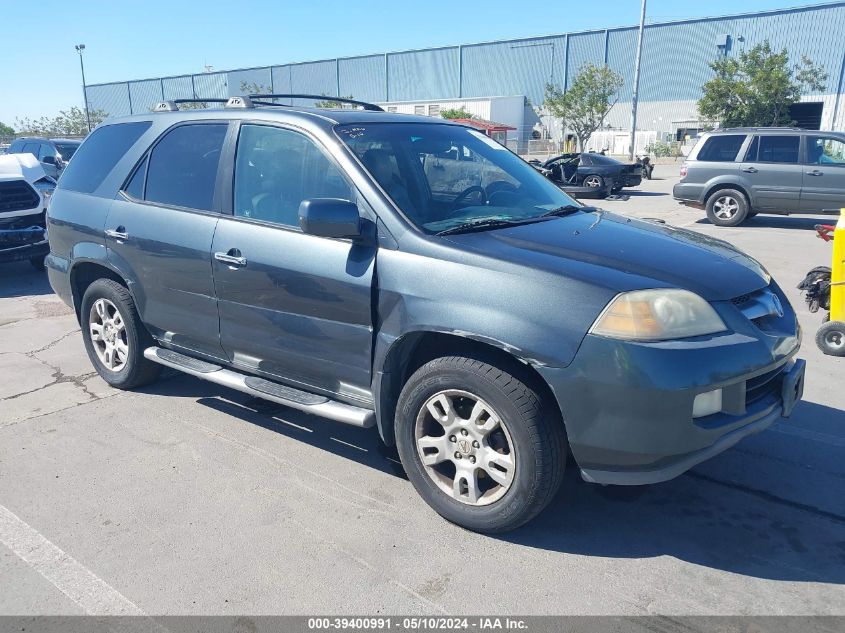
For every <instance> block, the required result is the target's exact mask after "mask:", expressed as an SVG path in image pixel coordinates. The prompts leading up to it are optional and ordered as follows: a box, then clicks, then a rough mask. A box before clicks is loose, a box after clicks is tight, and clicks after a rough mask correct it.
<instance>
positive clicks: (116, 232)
mask: <svg viewBox="0 0 845 633" xmlns="http://www.w3.org/2000/svg"><path fill="white" fill-rule="evenodd" d="M104 233H105V234H106V237H113V238H114V239H116V240H126V239H129V233H127V232H126V227H124V226H123V225H121V226H119V227H117V228H116V229H106V230H105V231H104Z"/></svg>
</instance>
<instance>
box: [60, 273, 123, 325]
mask: <svg viewBox="0 0 845 633" xmlns="http://www.w3.org/2000/svg"><path fill="white" fill-rule="evenodd" d="M97 279H111V280H112V281H115V282H117V283H119V284H120V285H121V286H123V287H124V288H126V289H127V290H128V291H129V294H132V289H131V288H130V287H129V284H128V283H127V281H126V279H124V277H123V275H121V274H120V272H118V271H117V270H115V269H114V268H112V267H111V266H109V265H108V264H107V263H106V262H103V261H101V260H81V261H80V260H78V261H75V262H74V263H73V265H72V266H71V269H70V290H71V294H72V296H73V308H74V311H75V312H76V319H77V321H80V322H81V318H82V315H81V311H82V297H84V296H85V291H86V290H87V289H88V286H90V285H91V284H92V283H94V282H95V281H96V280H97ZM133 300H134V296H133Z"/></svg>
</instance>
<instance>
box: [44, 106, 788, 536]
mask: <svg viewBox="0 0 845 633" xmlns="http://www.w3.org/2000/svg"><path fill="white" fill-rule="evenodd" d="M253 97H255V96H253ZM277 97H279V95H264V101H263V102H262V101H259V98H260V97H256V98H254V99H250V98H247V97H238V98H233V99H232V100H230V102H229V104H227V107H224V108H220V109H216V110H193V109H192V110H185V111H179V110H178V108H177V107H176V106H175V105H174V104H172V103H165V104H161V105H160V106H159V108H157V110H158V111H157V112H155V113H149V114H145V115H140V116H134V117H130V118H127V119H121V120H115V121H111V122H107V123H106V124H103V125H101V126H100V127H98V128H97V129H96V130H95V131H94V132H93V133H92V134H91V135H90V136H89V138H88V139H87V140H86V141H85V142H84V143H83V145H82V147H81V148H80V149H79V150H78V152H77V154H76V156H75V157H74V160H73V161H71V163H70V164H69V166H68V167H67V169H66V171H65V173H64V175H63V176H62V179H61V181H60V183H59V185H58V189H57V191H56V193H55V195H54V196H53V200H52V202H51V206H50V209H49V213H48V226H49V240H50V255H49V256H48V258H47V265H48V270H49V275H50V281H51V283H52V285H53V288H54V289H55V291H56V292H57V293H58V294H59V295H60V296H61V297H62V298H63V299H64V300H65V301H66V302H67V303H68V304H70V305H72V306H73V307H74V308H75V310H76V314H77V316H78V318H79V320H80V322H81V325H82V335H83V337H84V341H85V345H86V349H87V351H88V355H89V357H90V359H91V362H92V363H93V365H94V367H96V369H97V371H98V372H99V373H100V375H101V376H102V377H103V378H104V379H105V380H106V381H107V382H109V383H110V384H111V385H113V386H115V387H117V388H122V389H129V388H133V387H138V386H140V385H143V384H145V383H149V382H151V381H153V380H155V379H156V377H157V376H158V374H159V370H160V369H161V368H162V367H169V368H172V369H177V370H179V371H182V372H185V373H187V374H190V375H193V376H196V377H198V378H200V379H203V380H207V381H210V382H213V383H216V384H219V385H221V386H222V387H227V388H230V389H236V390H239V391H242V392H244V393H246V394H249V395H251V396H255V397H260V398H265V399H268V400H272V401H274V402H277V403H281V404H284V405H287V406H289V407H292V408H295V409H299V410H302V411H306V412H309V413H312V414H314V415H319V416H323V417H326V418H330V419H332V420H335V421H337V422H340V423H345V424H352V425H356V426H360V427H370V426H376V427H377V428H378V432H379V434H380V435H381V438H382V439H383V440H384V442H385V443H387V444H389V445H396V446H397V448H398V452H399V456H400V458H401V461H402V464H403V466H404V468H405V471H406V472H407V474H408V477H409V479H410V481H411V483H412V484H413V485H414V487H415V488H416V489H417V491H418V492H419V493H420V495H421V496H422V497H423V498H424V499H425V500H426V502H428V503H429V504H430V505H431V506H432V507H433V508H434V509H435V510H436V511H437V512H439V513H440V514H441V515H442V516H444V517H446V518H447V519H448V520H450V521H453V522H455V523H457V524H459V525H462V526H465V527H467V528H470V529H473V530H478V531H483V532H497V531H504V530H510V529H513V528H515V527H517V526H519V525H521V524H523V523H525V522H526V521H528V520H529V519H531V518H532V517H533V516H535V515H536V514H537V513H539V512H540V511H541V510H542V509H543V508H544V507H545V506H546V505H547V504H548V503H549V502H550V501H551V500H552V499H553V498H554V497H555V493H556V491H557V489H558V487H559V485H560V483H561V479H562V476H563V471H564V468H565V466H566V464H567V462H568V461H569V463H570V464H571V465H572V466H574V467H575V468H577V469H578V470H579V471H580V473H581V476H582V477H583V478H584V479H585V480H586V481H588V482H594V483H599V484H623V485H630V484H648V483H653V482H659V481H664V480H667V479H670V478H672V477H675V476H677V475H679V474H681V473H683V472H684V471H686V470H687V469H689V468H691V467H692V466H694V465H695V464H697V463H699V462H701V461H703V460H705V459H707V458H709V457H712V456H713V455H716V454H718V453H719V452H721V451H723V450H725V449H727V448H728V447H730V446H731V445H733V444H735V443H736V442H738V441H739V440H741V439H742V438H743V437H745V436H747V435H749V434H751V433H755V432H757V431H761V430H762V429H765V428H766V427H767V426H769V425H770V424H772V423H773V422H774V421H775V420H777V419H779V418H780V417H781V416H788V415H789V414H790V413H791V411H792V409H793V407H794V406H795V403H796V401H798V400H799V399H800V398H801V394H802V388H803V372H804V363H803V361H800V360H795V354H796V352H797V351H798V347H799V344H800V332H799V329H798V324H797V321H796V318H795V313H794V312H793V310H792V308H791V307H790V305H789V302H788V301H787V299H786V296H784V293H783V292H782V291H781V289H780V287H779V286H778V285H777V283H776V282H775V281H774V280H772V279H771V277H770V276H769V274H768V273H767V272H766V270H765V269H764V268H763V267H762V266H761V265H760V264H759V263H758V262H756V261H755V260H754V259H752V258H750V257H748V256H747V255H745V254H743V253H742V252H740V251H738V250H736V249H735V248H733V247H732V246H730V245H729V244H727V243H726V242H722V241H719V240H714V239H711V238H708V237H704V236H702V235H700V234H697V233H693V232H689V231H683V230H680V229H675V228H672V227H669V226H662V225H658V224H654V223H650V222H645V221H639V220H633V219H630V218H626V217H622V216H617V215H613V214H610V213H604V212H602V211H600V210H597V209H593V208H590V207H582V206H580V205H579V204H577V203H575V202H574V201H573V200H572V199H571V198H569V197H568V196H567V195H566V194H565V193H563V192H562V191H561V190H560V189H559V188H558V187H556V186H555V185H553V184H552V183H551V182H549V181H548V180H547V179H546V178H544V177H543V176H541V175H540V173H538V172H537V170H535V169H533V168H532V167H531V166H529V165H528V164H527V163H525V162H523V161H522V160H521V159H519V158H518V157H517V156H515V155H514V154H512V153H511V152H510V151H508V150H507V149H506V148H504V147H502V146H501V145H499V144H498V143H495V142H494V141H492V140H490V139H489V138H487V137H486V136H484V135H483V134H480V133H478V132H477V131H475V130H473V129H469V128H467V127H463V126H461V125H458V124H453V123H447V122H443V121H439V120H436V119H430V118H427V117H412V116H407V115H397V114H388V113H384V112H381V111H380V109H379V108H377V107H376V106H372V105H370V104H361V103H359V102H350V104H351V105H353V106H356V107H359V108H360V107H363V108H364V109H363V110H361V109H349V108H348V109H336V110H318V109H313V108H304V107H291V106H277V105H275V104H274V103H271V102H269V101H268V99H271V98H277ZM282 97H283V96H282ZM316 98H317V99H319V97H316ZM94 166H96V168H94ZM158 397H166V396H158ZM349 485H353V486H354V485H355V484H354V482H353V483H350V484H349Z"/></svg>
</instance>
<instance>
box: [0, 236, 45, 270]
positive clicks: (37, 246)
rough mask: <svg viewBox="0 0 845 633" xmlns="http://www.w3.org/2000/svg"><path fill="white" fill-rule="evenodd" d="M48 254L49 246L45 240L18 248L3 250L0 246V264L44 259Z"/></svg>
mask: <svg viewBox="0 0 845 633" xmlns="http://www.w3.org/2000/svg"><path fill="white" fill-rule="evenodd" d="M49 252H50V245H49V244H48V243H47V240H41V241H38V242H33V243H31V244H23V245H20V246H12V247H10V248H3V247H2V246H0V264H7V263H9V262H17V261H21V260H24V259H36V258H38V257H46V256H47V253H49Z"/></svg>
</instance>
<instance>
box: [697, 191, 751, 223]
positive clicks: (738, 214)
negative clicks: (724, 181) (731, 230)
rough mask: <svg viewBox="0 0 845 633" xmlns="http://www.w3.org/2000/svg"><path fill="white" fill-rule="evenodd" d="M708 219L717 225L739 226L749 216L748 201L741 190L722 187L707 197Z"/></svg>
mask: <svg viewBox="0 0 845 633" xmlns="http://www.w3.org/2000/svg"><path fill="white" fill-rule="evenodd" d="M706 208H707V219H709V220H710V222H712V223H713V224H715V225H716V226H739V225H740V224H742V223H743V222H745V220H746V219H747V218H748V201H747V200H746V199H745V195H744V194H743V193H742V192H741V191H737V190H736V189H720V190H719V191H716V192H715V193H713V194H712V195H711V196H710V197H709V198H707V207H706Z"/></svg>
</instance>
